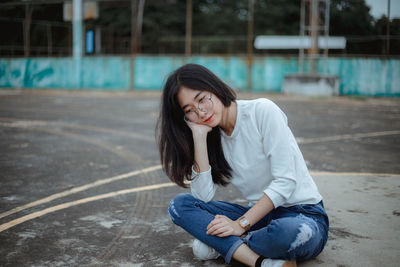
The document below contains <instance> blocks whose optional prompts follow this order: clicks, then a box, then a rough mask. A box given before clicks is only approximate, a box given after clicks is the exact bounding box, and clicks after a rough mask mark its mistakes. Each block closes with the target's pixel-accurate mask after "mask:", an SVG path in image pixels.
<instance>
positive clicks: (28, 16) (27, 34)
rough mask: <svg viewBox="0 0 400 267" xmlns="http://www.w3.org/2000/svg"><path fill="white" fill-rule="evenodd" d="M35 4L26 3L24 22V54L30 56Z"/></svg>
mask: <svg viewBox="0 0 400 267" xmlns="http://www.w3.org/2000/svg"><path fill="white" fill-rule="evenodd" d="M32 12H33V6H31V5H29V4H26V5H25V22H24V56H25V57H29V56H30V50H31V21H32Z"/></svg>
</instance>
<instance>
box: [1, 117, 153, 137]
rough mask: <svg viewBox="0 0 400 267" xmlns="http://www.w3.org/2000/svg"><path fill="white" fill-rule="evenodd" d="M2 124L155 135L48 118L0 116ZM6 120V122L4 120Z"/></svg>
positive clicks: (4, 125)
mask: <svg viewBox="0 0 400 267" xmlns="http://www.w3.org/2000/svg"><path fill="white" fill-rule="evenodd" d="M0 121H3V122H0V126H3V127H13V128H29V127H38V126H47V125H51V126H62V127H66V128H73V129H83V130H89V131H96V132H101V133H111V134H118V135H123V136H127V137H130V138H135V139H141V140H145V141H150V142H154V141H155V137H150V136H146V135H141V134H137V133H133V132H126V131H121V130H115V129H108V128H101V127H97V126H90V125H81V124H76V123H69V122H60V121H46V120H21V119H16V118H4V117H3V118H0ZM4 121H5V122H4Z"/></svg>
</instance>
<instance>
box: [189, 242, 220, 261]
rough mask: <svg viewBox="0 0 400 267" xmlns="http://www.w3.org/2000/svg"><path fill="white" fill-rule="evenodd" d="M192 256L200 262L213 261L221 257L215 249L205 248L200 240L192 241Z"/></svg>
mask: <svg viewBox="0 0 400 267" xmlns="http://www.w3.org/2000/svg"><path fill="white" fill-rule="evenodd" d="M192 248H193V254H194V256H195V257H196V258H198V259H200V260H215V259H217V258H218V257H219V256H221V255H220V254H219V253H218V252H217V251H216V250H215V249H213V248H212V247H209V246H207V245H206V244H204V243H203V242H201V241H200V240H197V239H195V240H193V247H192Z"/></svg>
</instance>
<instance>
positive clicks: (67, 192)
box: [0, 165, 161, 219]
mask: <svg viewBox="0 0 400 267" xmlns="http://www.w3.org/2000/svg"><path fill="white" fill-rule="evenodd" d="M159 169H161V165H155V166H152V167H149V168H145V169H142V170H137V171H133V172H128V173H125V174H121V175H117V176H114V177H110V178H105V179H101V180H97V181H95V182H93V183H90V184H86V185H82V186H79V187H75V188H71V189H69V190H65V191H63V192H60V193H57V194H53V195H51V196H48V197H45V198H42V199H39V200H36V201H34V202H31V203H28V204H25V205H22V206H19V207H16V208H14V209H12V210H9V211H6V212H3V213H0V219H1V218H4V217H6V216H9V215H11V214H14V213H16V212H19V211H21V210H25V209H28V208H31V207H35V206H37V205H40V204H43V203H47V202H50V201H53V200H55V199H58V198H62V197H65V196H69V195H72V194H75V193H78V192H81V191H84V190H87V189H90V188H93V187H96V186H100V185H103V184H108V183H112V182H115V181H118V180H122V179H126V178H130V177H132V176H136V175H138V174H143V173H147V172H152V171H155V170H159Z"/></svg>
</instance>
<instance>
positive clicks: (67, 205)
mask: <svg viewBox="0 0 400 267" xmlns="http://www.w3.org/2000/svg"><path fill="white" fill-rule="evenodd" d="M148 169H150V168H148ZM310 173H311V175H314V176H318V175H333V176H341V175H353V176H356V175H359V176H363V175H368V176H382V175H385V176H392V177H395V178H400V175H399V174H390V173H352V172H338V173H336V172H310ZM171 186H176V185H175V184H174V183H162V184H155V185H147V186H141V187H134V188H130V189H125V190H119V191H114V192H110V193H106V194H101V195H97V196H93V197H87V198H82V199H78V200H75V201H70V202H66V203H63V204H59V205H56V206H52V207H49V208H46V209H43V210H40V211H37V212H33V213H30V214H28V215H25V216H22V217H19V218H17V219H14V220H12V221H9V222H7V223H4V224H1V225H0V233H1V232H3V231H5V230H7V229H9V228H11V227H13V226H16V225H18V224H21V223H23V222H26V221H29V220H33V219H35V218H38V217H40V216H43V215H46V214H49V213H52V212H55V211H59V210H63V209H67V208H70V207H73V206H77V205H81V204H84V203H89V202H93V201H96V200H100V199H106V198H112V197H115V196H119V195H125V194H130V193H134V192H143V191H149V190H155V189H160V188H165V187H171Z"/></svg>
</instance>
